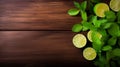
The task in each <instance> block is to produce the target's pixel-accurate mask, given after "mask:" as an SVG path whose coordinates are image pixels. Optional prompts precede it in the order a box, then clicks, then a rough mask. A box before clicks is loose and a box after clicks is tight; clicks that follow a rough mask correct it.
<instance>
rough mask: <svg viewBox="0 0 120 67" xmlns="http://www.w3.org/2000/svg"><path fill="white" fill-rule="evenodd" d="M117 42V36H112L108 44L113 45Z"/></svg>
mask: <svg viewBox="0 0 120 67" xmlns="http://www.w3.org/2000/svg"><path fill="white" fill-rule="evenodd" d="M116 42H117V38H116V37H112V38H110V39H109V40H108V42H107V44H108V45H111V46H114V45H115V44H116Z"/></svg>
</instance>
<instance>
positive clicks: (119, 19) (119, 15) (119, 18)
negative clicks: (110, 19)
mask: <svg viewBox="0 0 120 67" xmlns="http://www.w3.org/2000/svg"><path fill="white" fill-rule="evenodd" d="M117 17H118V18H117V20H118V23H120V10H119V11H118V13H117Z"/></svg>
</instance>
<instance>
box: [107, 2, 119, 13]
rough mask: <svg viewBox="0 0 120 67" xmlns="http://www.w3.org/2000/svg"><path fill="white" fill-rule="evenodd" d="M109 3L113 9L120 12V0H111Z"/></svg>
mask: <svg viewBox="0 0 120 67" xmlns="http://www.w3.org/2000/svg"><path fill="white" fill-rule="evenodd" d="M109 5H110V8H111V9H112V10H113V11H116V12H118V11H119V10H120V0H111V1H110V4H109Z"/></svg>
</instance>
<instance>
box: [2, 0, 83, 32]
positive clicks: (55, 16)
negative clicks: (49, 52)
mask: <svg viewBox="0 0 120 67" xmlns="http://www.w3.org/2000/svg"><path fill="white" fill-rule="evenodd" d="M72 1H73V0H0V30H70V29H71V27H72V25H73V24H75V23H78V22H80V20H81V18H80V17H71V16H69V15H68V14H67V11H68V9H70V8H72V7H73V2H72Z"/></svg>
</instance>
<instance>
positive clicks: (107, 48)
mask: <svg viewBox="0 0 120 67" xmlns="http://www.w3.org/2000/svg"><path fill="white" fill-rule="evenodd" d="M102 50H103V51H109V50H112V47H111V46H109V45H108V46H104V47H103V48H102Z"/></svg>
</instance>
